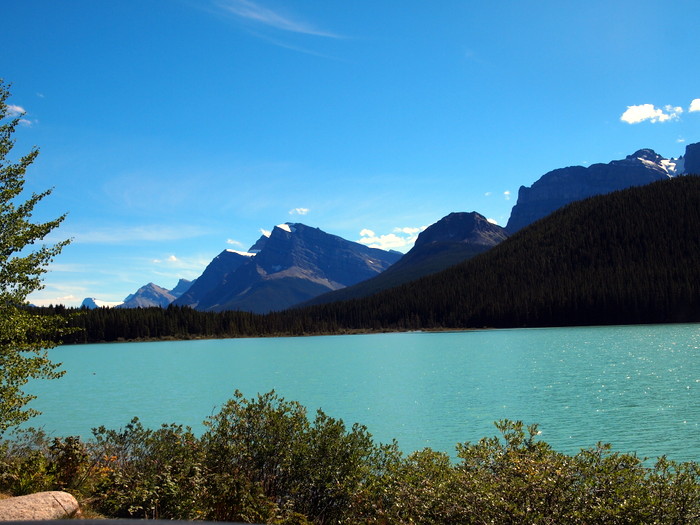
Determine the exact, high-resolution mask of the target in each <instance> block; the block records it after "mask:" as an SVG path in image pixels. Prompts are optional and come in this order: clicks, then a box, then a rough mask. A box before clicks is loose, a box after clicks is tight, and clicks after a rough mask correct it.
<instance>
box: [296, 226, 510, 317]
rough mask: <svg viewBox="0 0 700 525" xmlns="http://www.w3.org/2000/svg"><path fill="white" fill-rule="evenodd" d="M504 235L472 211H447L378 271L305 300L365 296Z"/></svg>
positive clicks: (444, 264) (436, 267) (461, 258)
mask: <svg viewBox="0 0 700 525" xmlns="http://www.w3.org/2000/svg"><path fill="white" fill-rule="evenodd" d="M507 237H508V234H507V233H506V231H505V229H503V228H502V227H500V226H498V225H496V224H492V223H490V222H488V220H486V218H485V217H484V216H483V215H480V214H478V213H476V212H471V213H465V212H460V213H450V214H449V215H447V216H446V217H443V218H442V219H440V220H439V221H438V222H436V223H435V224H433V225H431V226H429V227H428V228H426V229H425V231H423V232H421V233H420V235H418V239H416V242H415V244H414V246H413V248H412V249H411V250H410V251H409V252H408V253H406V255H404V256H403V257H402V258H401V259H400V260H399V261H398V262H397V263H396V264H394V265H393V266H391V267H390V268H388V269H387V270H386V271H385V272H383V273H382V274H380V275H378V276H377V277H373V278H372V279H370V280H368V281H364V282H361V283H358V284H356V285H354V286H351V287H348V288H343V289H342V290H337V291H335V292H331V293H328V294H325V295H323V296H320V297H317V298H315V299H312V300H311V301H309V304H323V303H330V302H333V301H343V300H346V299H355V298H359V297H366V296H368V295H371V294H373V293H376V292H378V291H381V290H386V289H388V288H391V287H394V286H398V285H400V284H404V283H407V282H410V281H413V280H414V279H418V278H420V277H423V276H425V275H429V274H431V273H435V272H439V271H441V270H444V269H445V268H448V267H450V266H452V265H455V264H457V263H460V262H462V261H466V260H467V259H470V258H471V257H474V256H475V255H478V254H480V253H482V252H485V251H486V250H488V249H489V248H491V247H492V246H495V245H497V244H498V243H500V242H501V241H503V240H505V239H506V238H507Z"/></svg>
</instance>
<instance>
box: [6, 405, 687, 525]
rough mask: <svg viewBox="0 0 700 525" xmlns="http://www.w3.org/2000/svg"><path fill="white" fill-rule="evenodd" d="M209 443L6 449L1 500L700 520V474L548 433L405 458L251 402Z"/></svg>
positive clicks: (212, 425) (408, 516)
mask: <svg viewBox="0 0 700 525" xmlns="http://www.w3.org/2000/svg"><path fill="white" fill-rule="evenodd" d="M206 425H207V430H206V432H205V433H204V434H203V435H202V436H201V438H198V437H197V436H195V435H194V434H193V433H192V432H191V430H190V429H188V428H183V427H182V426H180V425H163V426H161V427H160V428H158V429H156V430H151V429H147V428H144V427H143V425H142V424H141V423H140V422H139V420H138V419H134V420H132V421H131V423H129V424H128V425H126V427H125V428H124V429H120V430H118V431H117V430H107V429H105V428H104V427H100V428H97V429H94V430H93V434H94V438H93V439H92V440H90V441H88V442H82V441H81V440H80V439H79V438H77V437H68V438H65V439H61V438H54V439H53V440H49V438H47V436H46V435H45V434H44V433H43V432H41V431H33V430H32V431H25V432H21V433H17V434H16V435H15V437H14V439H13V440H12V441H3V442H0V491H2V492H7V493H10V494H14V495H20V494H26V493H30V492H35V491H40V490H55V489H60V490H69V491H71V492H73V493H74V494H76V496H78V497H79V499H81V502H82V503H83V505H84V506H85V505H86V504H87V506H91V507H93V508H94V509H95V510H97V511H99V512H101V513H102V514H104V515H105V516H107V517H117V518H149V519H153V518H159V519H188V520H199V519H206V520H214V521H240V522H252V523H276V524H296V525H305V524H309V523H317V524H328V523H360V522H361V523H368V524H369V523H372V524H390V523H421V524H424V523H425V524H439V523H465V524H470V523H475V524H476V523H478V524H482V523H493V524H501V523H533V524H545V523H547V524H550V523H567V524H568V523H571V524H609V523H613V524H615V523H658V524H664V523H669V524H670V523H700V465H698V464H697V463H694V462H691V463H675V462H673V461H669V460H668V459H666V458H664V457H662V458H660V459H658V460H657V462H656V463H655V464H651V463H650V462H648V461H646V460H645V459H643V458H638V457H637V456H635V455H632V454H622V453H619V452H614V451H612V449H611V447H610V445H604V444H598V445H597V446H595V447H593V448H590V449H585V450H582V451H581V452H580V453H578V454H575V455H567V454H562V453H560V452H557V451H555V450H553V449H552V448H551V447H550V445H548V444H547V443H545V442H543V441H540V440H539V439H538V435H539V432H538V430H537V426H536V425H532V426H529V427H526V426H525V425H523V423H522V422H519V421H508V420H504V421H501V422H498V423H496V427H497V429H498V431H499V435H497V436H495V437H491V438H484V439H481V440H480V441H479V442H477V443H474V444H471V443H463V444H459V445H458V446H457V456H458V461H457V462H453V461H452V460H450V458H449V456H448V455H447V454H444V453H442V452H436V451H433V450H431V449H429V448H426V449H424V450H421V451H418V452H414V453H412V454H409V455H408V456H404V455H403V454H401V452H400V451H399V449H398V445H397V443H396V442H393V443H390V444H387V445H377V444H375V443H374V442H373V440H372V437H371V435H370V434H369V433H368V432H367V429H366V428H365V427H363V426H361V425H357V424H356V425H354V426H353V427H352V428H350V429H348V428H346V426H345V424H344V423H343V421H341V420H338V419H333V418H331V417H329V416H327V415H326V414H324V413H323V412H322V411H320V410H319V411H318V412H317V413H316V415H315V417H314V419H313V420H310V419H309V418H308V416H307V412H306V409H305V408H304V407H303V406H302V405H300V404H299V403H296V402H293V401H286V400H284V399H283V398H281V397H279V396H277V394H275V393H274V392H269V393H267V394H263V395H258V396H257V397H256V398H252V399H245V398H244V397H243V395H242V394H241V393H240V392H236V393H235V394H234V397H233V398H232V399H231V400H230V401H228V402H227V403H226V404H225V405H224V406H223V407H222V409H221V411H220V412H219V413H218V414H216V415H214V416H212V417H211V418H209V419H208V420H207V421H206Z"/></svg>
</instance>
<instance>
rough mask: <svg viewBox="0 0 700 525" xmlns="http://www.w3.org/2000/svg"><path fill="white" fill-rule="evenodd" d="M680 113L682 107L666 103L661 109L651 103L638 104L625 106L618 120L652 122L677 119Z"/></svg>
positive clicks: (633, 122) (632, 122)
mask: <svg viewBox="0 0 700 525" xmlns="http://www.w3.org/2000/svg"><path fill="white" fill-rule="evenodd" d="M681 113H683V108H682V107H680V106H675V107H674V106H671V105H667V106H664V107H663V109H661V108H657V107H655V106H654V105H653V104H639V105H637V106H627V110H626V111H625V112H624V113H623V114H622V115H621V116H620V120H621V121H622V122H627V123H628V124H639V123H640V122H644V121H649V122H652V123H656V122H667V121H669V120H677V119H678V118H679V116H680V114H681Z"/></svg>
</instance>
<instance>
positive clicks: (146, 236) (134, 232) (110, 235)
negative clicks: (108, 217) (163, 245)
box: [63, 225, 205, 244]
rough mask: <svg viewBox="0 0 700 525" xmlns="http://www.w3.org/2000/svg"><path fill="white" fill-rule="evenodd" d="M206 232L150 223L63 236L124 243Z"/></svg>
mask: <svg viewBox="0 0 700 525" xmlns="http://www.w3.org/2000/svg"><path fill="white" fill-rule="evenodd" d="M203 233H205V232H204V231H203V230H202V229H200V228H198V227H196V226H187V225H182V226H163V225H148V226H134V227H131V228H103V229H96V230H84V231H80V230H79V231H75V232H73V233H72V234H71V233H65V232H63V237H64V238H65V237H68V238H72V239H73V243H75V244H124V243H130V242H158V241H175V240H179V239H190V238H193V237H198V236H200V235H202V234H203Z"/></svg>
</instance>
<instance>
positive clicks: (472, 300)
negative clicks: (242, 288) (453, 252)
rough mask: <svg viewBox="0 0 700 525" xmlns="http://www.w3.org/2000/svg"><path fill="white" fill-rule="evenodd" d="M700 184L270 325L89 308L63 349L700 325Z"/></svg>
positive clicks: (675, 187)
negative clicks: (140, 342)
mask: <svg viewBox="0 0 700 525" xmlns="http://www.w3.org/2000/svg"><path fill="white" fill-rule="evenodd" d="M698 232H700V178H698V177H696V176H686V177H679V178H676V179H672V180H669V181H662V182H657V183H654V184H651V185H648V186H643V187H638V188H632V189H628V190H623V191H619V192H615V193H612V194H609V195H604V196H598V197H593V198H590V199H587V200H584V201H580V202H577V203H574V204H571V205H569V206H567V207H565V208H562V209H561V210H559V211H557V212H555V213H554V214H552V215H550V216H549V217H547V218H545V219H542V220H540V221H538V222H536V223H534V224H532V225H530V226H529V227H527V228H524V229H523V230H521V231H520V232H518V233H517V234H516V235H513V236H512V237H510V238H509V239H507V240H506V241H503V242H502V243H501V244H499V245H498V246H496V247H494V248H492V249H491V250H489V251H488V252H486V253H484V254H481V255H478V256H476V257H474V258H473V259H470V260H469V261H466V262H464V263H461V264H459V265H456V266H453V267H451V268H449V269H447V270H445V271H442V272H440V273H437V274H434V275H431V276H428V277H424V278H422V279H419V280H417V281H413V282H410V283H407V284H404V285H401V286H399V287H396V288H392V289H390V290H385V291H383V292H380V293H377V294H375V295H373V296H370V297H366V298H363V299H354V300H349V301H344V302H339V303H331V304H326V305H319V306H312V307H307V308H303V309H296V310H288V311H284V312H279V313H273V314H268V315H254V314H250V313H242V312H223V313H219V314H214V313H203V312H195V311H193V310H190V309H188V308H176V307H171V308H169V309H166V310H161V309H143V310H138V309H137V310H131V311H129V310H108V309H101V310H92V311H83V312H81V313H79V314H78V315H77V316H76V317H75V319H74V320H73V323H74V324H75V325H76V326H80V327H81V328H84V331H83V332H82V333H81V332H78V333H76V334H72V335H70V336H68V337H67V339H66V342H89V341H112V340H118V339H124V340H130V339H140V338H165V337H175V338H185V337H237V336H258V335H301V334H319V333H342V332H347V331H356V330H359V331H365V330H367V331H372V330H420V329H450V328H455V329H462V328H479V327H522V326H565V325H588V324H628V323H665V322H695V321H700V275H699V272H698V268H699V266H698V261H700V235H699V234H698Z"/></svg>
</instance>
